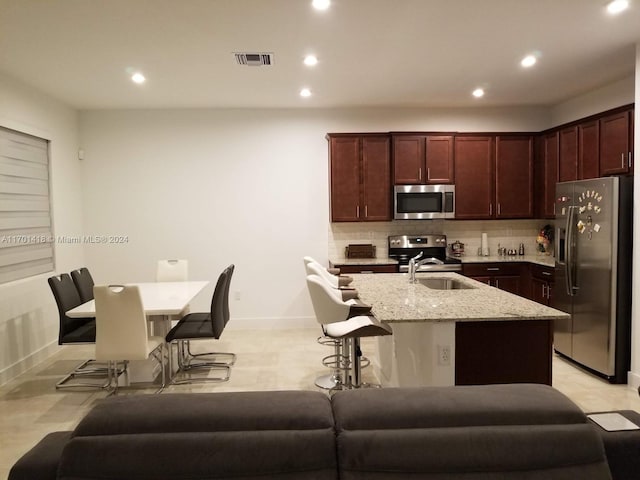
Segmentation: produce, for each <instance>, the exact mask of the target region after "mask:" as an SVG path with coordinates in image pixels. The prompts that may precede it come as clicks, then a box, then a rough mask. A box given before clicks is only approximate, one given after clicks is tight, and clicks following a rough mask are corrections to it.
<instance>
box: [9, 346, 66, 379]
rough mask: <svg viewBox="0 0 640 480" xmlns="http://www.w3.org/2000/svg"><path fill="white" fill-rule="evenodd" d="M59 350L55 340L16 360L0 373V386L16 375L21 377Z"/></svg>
mask: <svg viewBox="0 0 640 480" xmlns="http://www.w3.org/2000/svg"><path fill="white" fill-rule="evenodd" d="M59 348H60V347H59V345H58V342H57V340H56V341H53V342H51V343H49V344H48V345H45V346H44V347H42V348H41V349H40V350H37V351H35V352H33V353H31V354H30V355H28V356H26V357H25V358H22V359H20V360H18V361H17V362H16V363H14V364H13V365H9V366H8V367H7V368H5V369H4V370H2V371H0V386H1V385H4V384H5V383H7V382H9V381H10V380H12V379H14V378H16V377H17V376H18V375H22V374H23V373H25V372H26V371H28V370H30V369H31V368H33V367H35V366H36V365H38V364H39V363H41V362H43V361H45V360H46V359H48V358H49V357H51V356H52V355H54V354H56V353H58V351H59Z"/></svg>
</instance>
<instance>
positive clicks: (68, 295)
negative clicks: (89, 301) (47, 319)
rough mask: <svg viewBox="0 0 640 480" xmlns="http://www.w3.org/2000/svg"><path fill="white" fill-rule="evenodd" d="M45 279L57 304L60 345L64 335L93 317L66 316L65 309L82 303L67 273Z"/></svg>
mask: <svg viewBox="0 0 640 480" xmlns="http://www.w3.org/2000/svg"><path fill="white" fill-rule="evenodd" d="M47 281H48V282H49V287H51V292H52V293H53V298H55V300H56V305H57V306H58V315H59V316H60V328H59V330H58V344H59V345H62V344H63V343H64V341H63V339H64V337H65V335H67V334H69V333H71V332H73V331H74V330H75V329H76V328H79V327H81V326H83V325H84V324H86V323H87V322H90V321H92V320H93V319H92V318H69V317H67V311H69V310H71V309H72V308H75V307H77V306H78V305H80V304H82V303H83V302H82V300H81V299H80V294H79V293H78V290H77V289H76V286H75V285H74V283H73V280H71V277H70V276H69V274H68V273H63V274H62V275H60V276H53V277H49V279H48V280H47Z"/></svg>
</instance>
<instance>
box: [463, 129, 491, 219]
mask: <svg viewBox="0 0 640 480" xmlns="http://www.w3.org/2000/svg"><path fill="white" fill-rule="evenodd" d="M454 145H455V153H454V159H455V160H454V163H455V174H456V176H455V183H456V218H458V219H482V218H493V217H494V205H493V200H494V197H495V193H494V192H495V191H494V187H495V182H494V171H495V147H494V137H493V136H458V135H457V136H456V137H455V142H454Z"/></svg>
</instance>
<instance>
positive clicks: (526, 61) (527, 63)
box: [520, 55, 538, 68]
mask: <svg viewBox="0 0 640 480" xmlns="http://www.w3.org/2000/svg"><path fill="white" fill-rule="evenodd" d="M537 61H538V59H537V58H536V56H535V55H527V56H526V57H524V58H523V59H522V60H521V61H520V65H522V66H523V67H525V68H529V67H533V66H534V65H535V64H536V62H537Z"/></svg>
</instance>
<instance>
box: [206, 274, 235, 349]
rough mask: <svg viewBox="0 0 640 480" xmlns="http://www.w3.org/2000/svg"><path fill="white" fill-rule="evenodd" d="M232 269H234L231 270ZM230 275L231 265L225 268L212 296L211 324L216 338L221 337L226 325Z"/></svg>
mask: <svg viewBox="0 0 640 480" xmlns="http://www.w3.org/2000/svg"><path fill="white" fill-rule="evenodd" d="M231 271H232V270H231ZM229 276H230V270H229V267H227V268H225V269H224V270H223V271H222V273H221V274H220V276H219V277H218V281H217V282H216V288H215V289H214V291H213V297H212V298H211V315H210V317H211V325H212V329H213V336H214V338H220V335H222V331H223V330H224V327H225V325H226V322H225V297H227V296H228V295H229V290H228V282H227V279H228V278H229Z"/></svg>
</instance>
